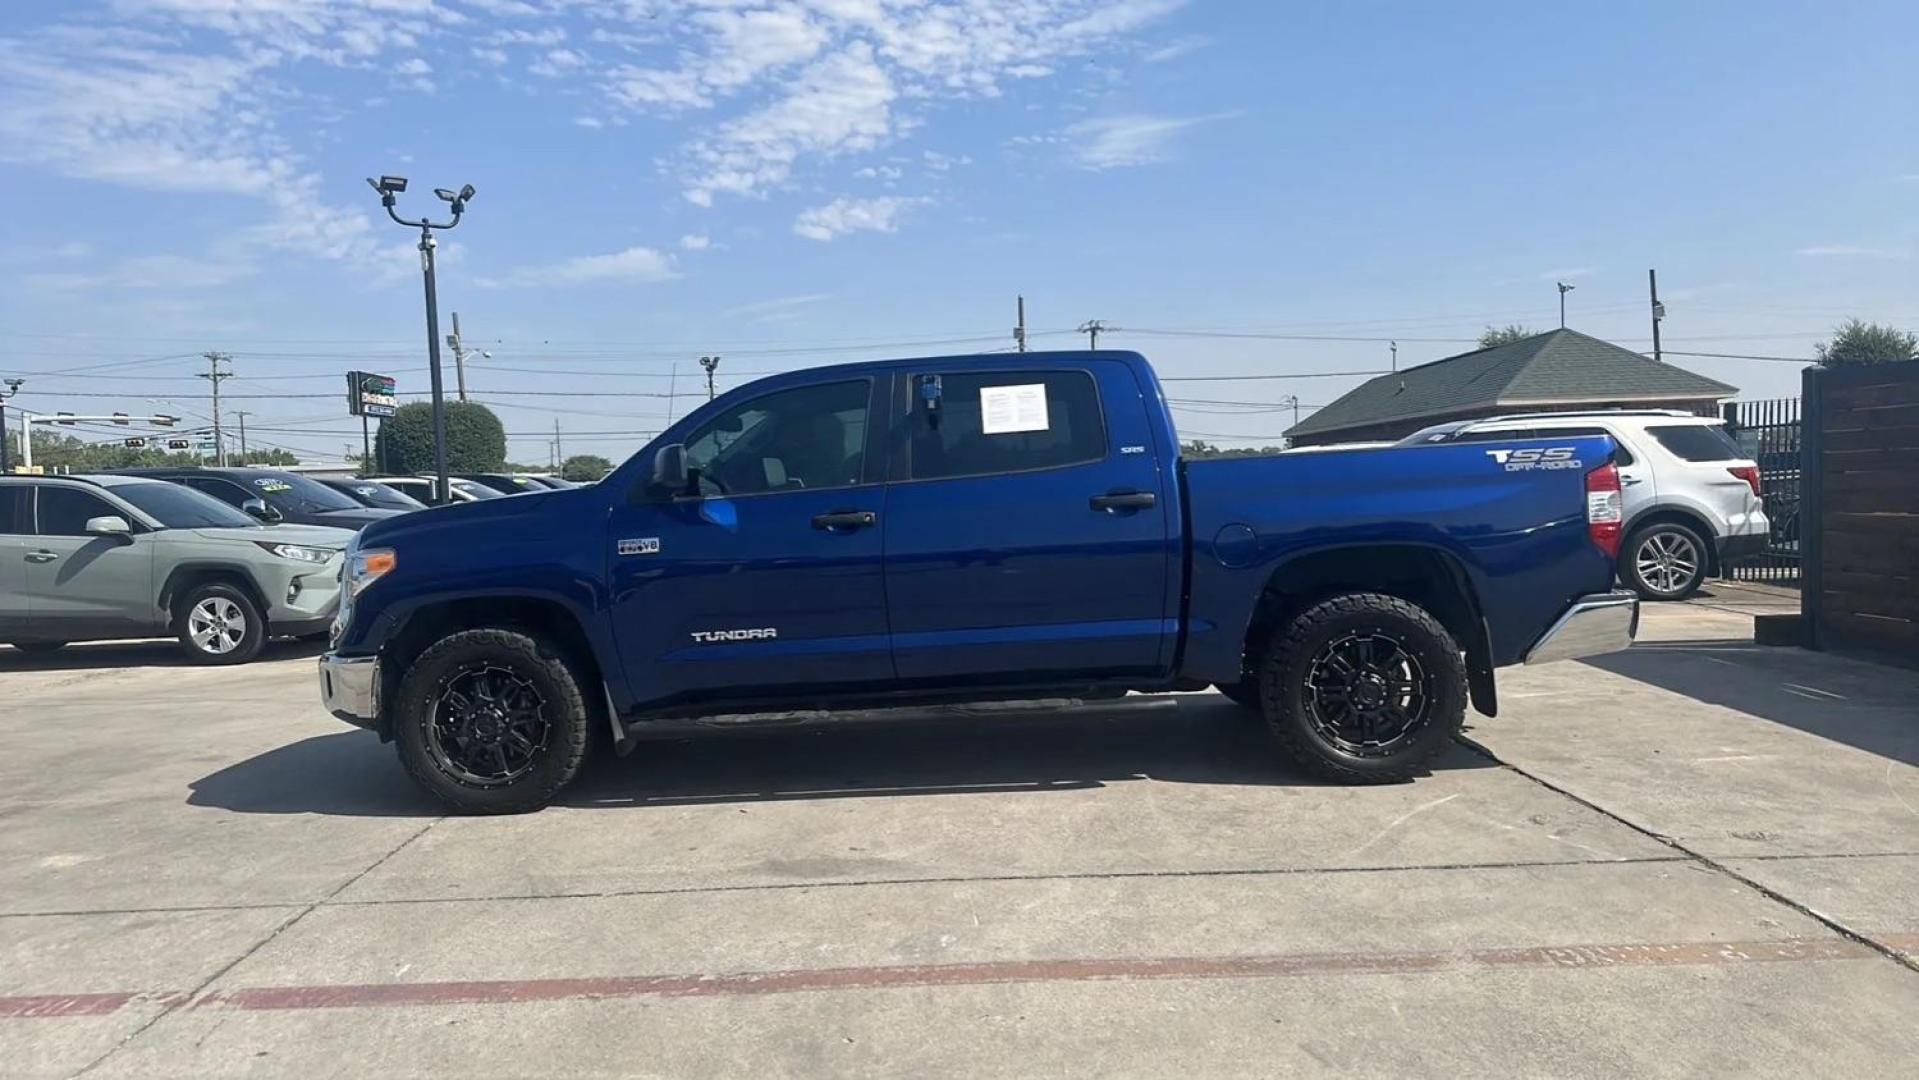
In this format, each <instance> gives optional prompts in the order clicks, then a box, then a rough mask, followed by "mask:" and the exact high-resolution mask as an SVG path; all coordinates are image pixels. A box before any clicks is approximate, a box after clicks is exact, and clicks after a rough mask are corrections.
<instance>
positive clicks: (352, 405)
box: [346, 371, 394, 416]
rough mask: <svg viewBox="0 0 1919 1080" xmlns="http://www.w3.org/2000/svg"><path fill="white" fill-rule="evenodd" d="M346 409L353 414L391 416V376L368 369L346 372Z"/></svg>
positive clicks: (392, 408) (392, 406) (392, 407)
mask: <svg viewBox="0 0 1919 1080" xmlns="http://www.w3.org/2000/svg"><path fill="white" fill-rule="evenodd" d="M346 404H347V411H348V412H350V413H352V414H353V415H354V416H392V415H393V411H394V401H393V376H391V375H375V374H373V373H372V372H370V371H349V372H347V373H346Z"/></svg>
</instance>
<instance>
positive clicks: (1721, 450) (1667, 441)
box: [1646, 424, 1744, 461]
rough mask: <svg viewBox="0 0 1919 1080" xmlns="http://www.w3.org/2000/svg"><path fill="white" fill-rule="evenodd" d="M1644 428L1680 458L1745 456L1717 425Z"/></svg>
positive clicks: (1729, 459) (1713, 458) (1701, 459)
mask: <svg viewBox="0 0 1919 1080" xmlns="http://www.w3.org/2000/svg"><path fill="white" fill-rule="evenodd" d="M1646 430H1647V431H1649V432H1651V433H1652V437H1653V438H1655V439H1658V440H1659V445H1661V446H1663V447H1665V448H1666V449H1667V450H1670V451H1672V454H1673V456H1674V457H1677V458H1678V459H1680V460H1681V461H1738V460H1739V459H1740V458H1741V457H1743V456H1744V455H1743V454H1741V452H1740V450H1739V444H1738V443H1736V442H1733V441H1732V439H1731V438H1730V437H1729V436H1728V435H1727V434H1726V429H1725V428H1722V427H1720V426H1719V425H1718V424H1668V425H1666V426H1664V427H1649V428H1647V429H1646Z"/></svg>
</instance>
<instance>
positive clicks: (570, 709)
mask: <svg viewBox="0 0 1919 1080" xmlns="http://www.w3.org/2000/svg"><path fill="white" fill-rule="evenodd" d="M581 681H582V680H581V679H580V677H579V676H578V675H576V674H575V673H574V671H573V669H572V667H571V666H570V665H569V664H568V663H567V661H566V659H565V657H563V656H562V655H561V654H560V653H559V652H557V651H556V650H554V649H553V648H552V647H551V646H550V645H548V644H547V643H545V642H542V641H540V640H539V639H538V638H535V637H532V636H530V635H528V634H524V633H521V632H519V631H516V630H499V629H484V630H463V631H461V632H460V633H457V634H454V635H452V636H450V637H448V638H446V639H444V640H442V641H440V642H438V643H436V644H434V645H433V646H432V647H431V648H429V649H427V650H426V651H425V652H423V653H421V654H420V656H419V658H418V659H416V660H415V661H414V662H413V664H412V666H411V667H409V668H408V669H407V671H406V674H405V675H404V676H403V677H402V678H401V680H400V687H399V690H398V692H396V693H395V694H394V697H393V717H394V723H393V731H394V742H395V743H396V744H397V745H398V747H399V752H400V761H401V763H402V764H404V765H405V766H406V771H407V772H408V773H410V774H412V776H413V779H414V780H416V781H418V782H419V784H420V785H421V786H422V787H424V788H426V789H427V790H428V791H429V792H431V793H433V795H434V796H435V797H436V798H438V799H439V800H440V801H441V802H444V803H446V804H447V805H449V806H451V807H452V808H453V809H455V810H458V811H460V812H462V813H468V814H517V813H524V812H526V811H529V810H537V809H539V808H540V807H542V806H545V805H546V804H547V803H548V802H551V801H552V799H553V797H554V796H555V795H557V794H559V791H560V789H561V788H563V787H565V786H566V785H567V784H568V783H569V782H571V781H572V779H573V777H574V776H575V775H577V774H578V773H579V771H580V765H581V762H582V761H583V760H584V759H585V757H586V747H587V730H588V729H587V725H588V722H589V717H588V710H587V707H586V702H585V699H584V696H583V695H582V692H581Z"/></svg>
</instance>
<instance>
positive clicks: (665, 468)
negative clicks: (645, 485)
mask: <svg viewBox="0 0 1919 1080" xmlns="http://www.w3.org/2000/svg"><path fill="white" fill-rule="evenodd" d="M688 480H689V477H688V474H687V469H686V444H685V443H668V444H667V445H665V446H662V447H660V449H659V450H658V452H656V453H655V454H654V455H653V482H652V484H651V485H650V486H651V487H652V489H653V490H654V491H657V492H664V493H666V494H668V495H680V494H683V493H684V492H685V491H686V487H687V483H688Z"/></svg>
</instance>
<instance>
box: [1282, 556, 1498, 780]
mask: <svg viewBox="0 0 1919 1080" xmlns="http://www.w3.org/2000/svg"><path fill="white" fill-rule="evenodd" d="M1259 688H1260V706H1261V712H1262V713H1263V714H1264V715H1265V717H1266V723H1267V725H1268V726H1269V727H1270V728H1271V729H1272V733H1273V739H1274V741H1275V742H1277V743H1278V744H1279V747H1280V749H1281V750H1282V751H1284V752H1285V753H1286V755H1287V756H1288V757H1290V758H1292V759H1293V760H1294V761H1296V762H1298V763H1299V764H1300V765H1301V766H1303V767H1305V768H1306V769H1307V770H1308V771H1310V772H1312V773H1313V774H1315V775H1317V776H1320V777H1324V778H1325V779H1328V780H1333V781H1336V782H1339V783H1344V784H1384V783H1397V782H1401V781H1405V780H1410V779H1412V778H1413V777H1414V776H1416V775H1418V774H1419V773H1421V772H1423V771H1424V770H1425V767H1426V763H1427V762H1428V761H1430V760H1431V759H1432V757H1433V755H1435V754H1437V753H1438V752H1439V751H1440V750H1442V749H1444V748H1445V747H1446V745H1447V744H1448V742H1450V741H1451V739H1452V737H1453V735H1454V734H1456V733H1457V732H1458V731H1459V728H1460V724H1461V723H1463V722H1464V720H1465V715H1466V665H1465V662H1464V660H1463V659H1462V658H1461V656H1460V650H1459V646H1458V644H1457V643H1455V642H1454V641H1453V638H1452V635H1451V634H1448V633H1447V632H1446V628H1445V627H1444V626H1441V625H1440V624H1439V621H1438V620H1437V619H1435V618H1433V617H1432V615H1431V614H1429V613H1428V612H1426V611H1425V610H1424V609H1423V608H1420V607H1418V606H1417V605H1415V604H1410V603H1408V602H1406V601H1404V600H1401V599H1400V598H1398V597H1396V596H1387V595H1384V594H1381V593H1348V594H1346V595H1344V596H1336V597H1333V598H1332V599H1330V600H1324V601H1321V602H1320V603H1318V604H1315V605H1313V606H1312V607H1310V608H1308V609H1306V610H1305V611H1303V612H1301V613H1300V614H1299V616H1298V617H1296V618H1294V619H1293V621H1292V622H1291V623H1290V624H1288V625H1287V627H1286V628H1285V630H1284V631H1283V632H1281V633H1280V634H1278V635H1276V636H1275V637H1274V638H1273V641H1272V643H1271V644H1270V645H1269V646H1268V648H1267V651H1266V656H1265V659H1264V662H1263V663H1262V664H1261V665H1260V669H1259Z"/></svg>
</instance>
